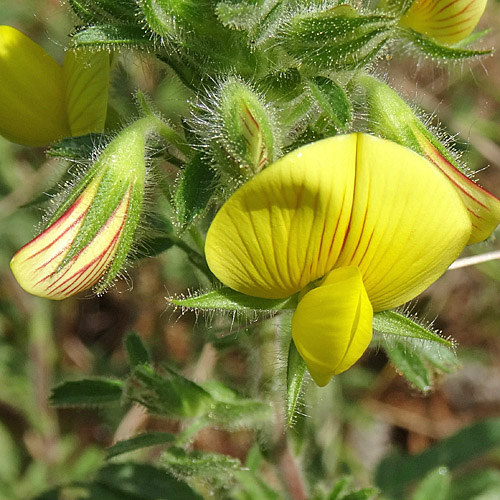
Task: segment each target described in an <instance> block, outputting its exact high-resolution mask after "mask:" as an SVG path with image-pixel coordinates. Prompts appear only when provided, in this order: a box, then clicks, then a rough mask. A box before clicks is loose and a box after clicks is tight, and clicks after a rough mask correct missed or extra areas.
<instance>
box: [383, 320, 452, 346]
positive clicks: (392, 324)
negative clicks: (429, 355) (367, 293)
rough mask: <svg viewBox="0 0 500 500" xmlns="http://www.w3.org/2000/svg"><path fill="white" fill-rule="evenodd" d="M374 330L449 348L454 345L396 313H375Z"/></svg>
mask: <svg viewBox="0 0 500 500" xmlns="http://www.w3.org/2000/svg"><path fill="white" fill-rule="evenodd" d="M373 329H374V330H375V331H376V332H379V333H382V334H384V335H394V336H399V337H407V338H414V339H421V340H429V341H431V342H437V343H439V344H443V345H445V346H447V347H453V344H452V343H451V342H450V341H449V340H446V339H444V338H443V337H440V336H439V335H437V334H436V333H434V332H433V331H431V330H427V329H426V328H424V327H423V326H422V325H419V324H418V323H415V322H414V321H412V319H410V318H408V317H406V316H404V315H402V314H400V313H397V312H394V311H381V312H377V313H375V314H374V315H373Z"/></svg>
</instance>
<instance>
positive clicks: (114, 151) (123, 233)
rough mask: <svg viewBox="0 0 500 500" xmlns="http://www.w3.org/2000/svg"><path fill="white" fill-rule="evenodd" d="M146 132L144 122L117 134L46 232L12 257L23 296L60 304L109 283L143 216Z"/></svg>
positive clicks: (136, 123)
mask: <svg viewBox="0 0 500 500" xmlns="http://www.w3.org/2000/svg"><path fill="white" fill-rule="evenodd" d="M150 126H151V122H150V120H149V119H142V120H139V121H137V122H135V123H134V124H132V125H130V126H129V127H128V128H126V129H124V130H123V131H122V132H120V133H119V134H118V136H117V137H116V138H115V139H113V140H112V141H111V142H110V143H109V145H108V146H107V147H106V148H105V149H104V150H103V151H102V153H101V154H100V156H99V158H98V160H97V161H96V163H95V164H94V165H93V166H92V167H91V168H90V170H89V172H88V173H87V174H86V175H85V176H84V177H83V178H82V179H81V180H80V181H79V182H78V184H77V185H76V186H75V187H74V188H73V190H72V191H71V193H70V194H69V196H68V198H67V200H66V201H65V202H64V203H63V204H62V205H61V207H60V208H59V209H58V210H57V211H56V212H55V214H54V215H53V217H52V218H51V219H50V221H49V223H48V227H47V228H46V229H45V230H44V231H43V232H42V233H41V234H40V235H38V236H37V237H36V238H34V239H33V240H31V241H30V242H29V243H27V244H26V245H25V246H24V247H22V248H21V249H20V250H19V251H18V252H17V253H16V254H15V255H14V257H13V258H12V260H11V263H10V267H11V269H12V272H13V274H14V276H15V277H16V279H17V281H18V282H19V284H20V285H21V286H22V287H23V288H24V290H26V291H27V292H29V293H32V294H33V295H38V296H40V297H46V298H49V299H54V300H61V299H64V298H67V297H70V296H72V295H74V294H76V293H78V292H80V291H82V290H86V289H88V288H91V287H93V286H96V291H97V292H101V291H103V290H104V289H105V288H106V287H108V286H109V285H110V284H111V283H112V282H113V280H114V278H115V277H116V276H117V274H118V273H119V272H120V270H121V269H122V267H123V265H124V263H125V259H126V257H127V254H128V253H129V250H130V248H131V245H132V242H133V239H134V234H135V231H136V229H137V225H138V223H139V219H140V215H141V210H142V200H143V193H144V177H145V159H144V148H145V136H146V134H147V132H148V130H149V129H150Z"/></svg>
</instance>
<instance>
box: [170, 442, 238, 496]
mask: <svg viewBox="0 0 500 500" xmlns="http://www.w3.org/2000/svg"><path fill="white" fill-rule="evenodd" d="M161 462H162V464H163V465H164V466H165V467H166V468H167V470H169V471H170V472H171V473H172V474H173V475H174V476H176V477H183V478H192V477H193V478H196V479H198V480H202V481H203V482H207V483H209V484H210V485H211V486H212V487H215V488H219V487H224V486H227V485H228V484H229V483H231V482H232V481H233V477H234V472H236V471H239V470H241V463H240V461H239V460H237V459H236V458H232V457H229V456H227V455H221V454H219V453H209V452H203V451H192V452H189V453H187V452H186V451H185V450H184V449H183V448H178V447H174V446H173V447H171V448H169V449H168V450H167V451H166V452H165V453H163V455H162V457H161Z"/></svg>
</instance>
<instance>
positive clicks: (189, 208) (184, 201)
mask: <svg viewBox="0 0 500 500" xmlns="http://www.w3.org/2000/svg"><path fill="white" fill-rule="evenodd" d="M215 187H216V181H215V172H214V170H213V169H212V168H211V166H210V165H209V162H208V161H206V159H205V158H204V156H203V154H201V153H198V154H196V155H195V156H194V157H193V158H192V159H191V161H190V162H189V163H188V164H187V165H186V166H185V168H183V169H182V170H181V171H180V174H179V180H178V183H177V190H176V192H175V194H174V204H175V208H176V215H177V221H178V222H179V224H180V227H181V229H186V228H187V227H188V226H189V225H190V224H191V223H192V222H193V221H194V219H195V218H196V217H197V216H199V215H201V214H203V212H204V211H205V210H206V208H207V206H208V203H209V202H210V199H211V198H212V196H213V194H214V191H215Z"/></svg>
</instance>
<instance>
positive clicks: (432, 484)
mask: <svg viewBox="0 0 500 500" xmlns="http://www.w3.org/2000/svg"><path fill="white" fill-rule="evenodd" d="M450 484H451V477H450V474H449V472H448V469H447V468H446V467H438V468H437V469H434V470H433V471H431V472H429V474H427V476H426V477H425V479H424V480H423V481H422V482H421V483H420V485H419V487H418V489H417V491H416V492H415V494H414V495H413V496H412V498H411V500H429V499H430V498H432V500H448V498H449V493H450Z"/></svg>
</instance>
